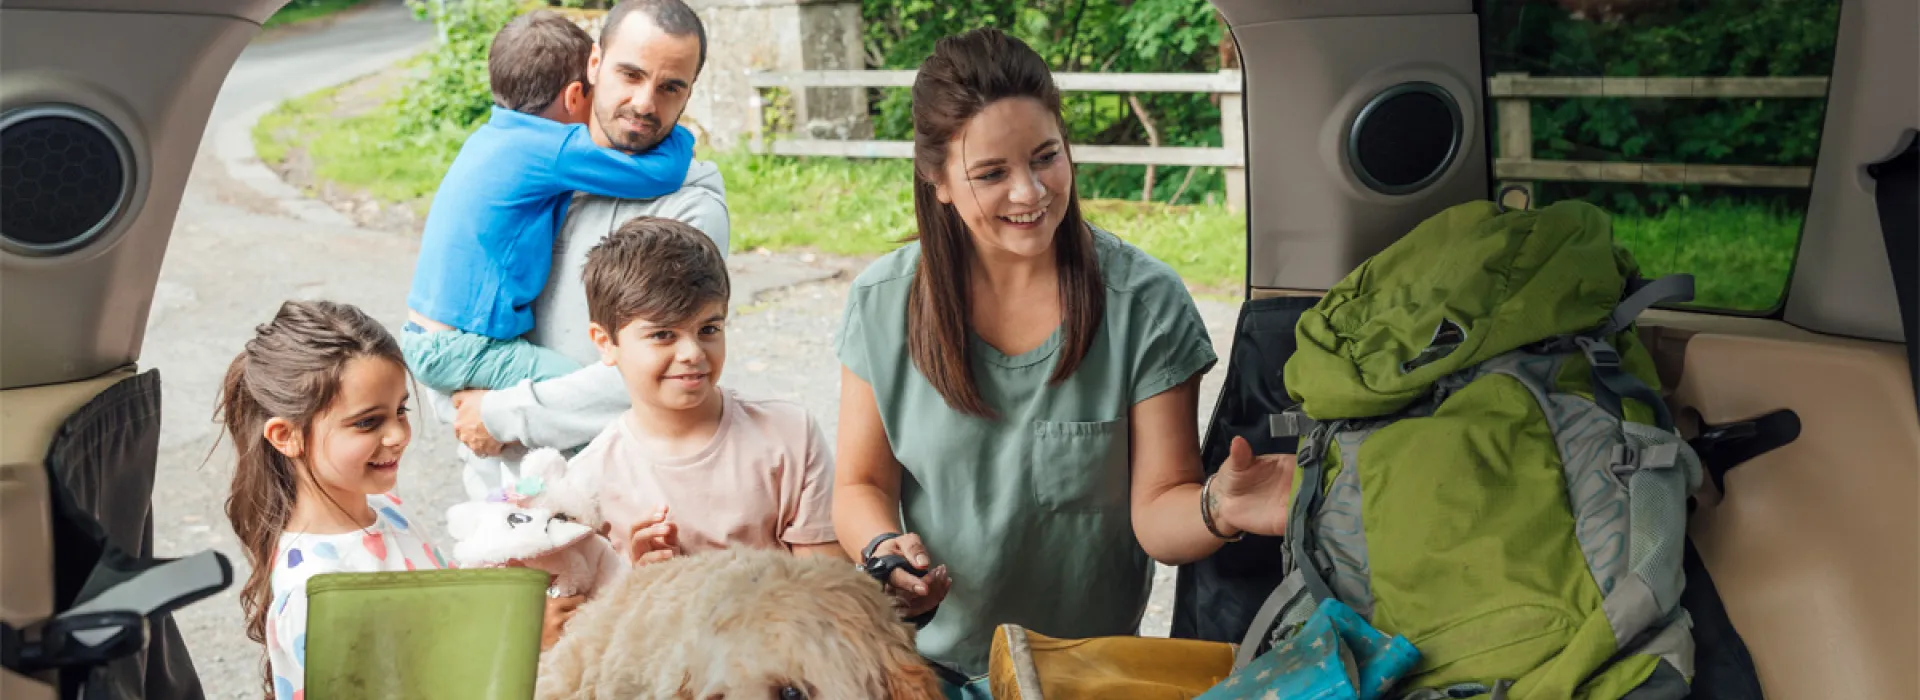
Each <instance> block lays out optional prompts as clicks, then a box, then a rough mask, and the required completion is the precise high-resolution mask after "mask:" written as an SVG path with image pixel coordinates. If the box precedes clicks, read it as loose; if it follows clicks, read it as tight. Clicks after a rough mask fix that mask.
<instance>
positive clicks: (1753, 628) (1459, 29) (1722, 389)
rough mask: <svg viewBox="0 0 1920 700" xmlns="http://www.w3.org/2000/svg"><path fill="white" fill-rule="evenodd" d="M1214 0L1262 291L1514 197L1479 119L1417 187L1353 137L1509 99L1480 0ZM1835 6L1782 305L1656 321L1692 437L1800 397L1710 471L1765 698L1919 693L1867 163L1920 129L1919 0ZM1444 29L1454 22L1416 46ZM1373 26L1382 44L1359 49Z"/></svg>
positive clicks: (1888, 316) (1906, 415) (1912, 558)
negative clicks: (1488, 93)
mask: <svg viewBox="0 0 1920 700" xmlns="http://www.w3.org/2000/svg"><path fill="white" fill-rule="evenodd" d="M1213 3H1214V5H1215V7H1216V8H1217V9H1219V10H1220V11H1221V13H1222V15H1223V16H1224V17H1225V18H1226V19H1227V21H1228V23H1229V24H1230V25H1231V27H1232V30H1233V33H1234V38H1235V41H1236V44H1237V45H1238V47H1239V50H1240V53H1241V55H1240V58H1241V62H1242V70H1244V71H1245V80H1246V83H1247V84H1246V88H1245V89H1246V101H1245V109H1246V112H1247V113H1246V117H1245V119H1246V124H1248V125H1249V133H1248V134H1247V137H1246V142H1247V159H1248V161H1247V162H1248V170H1249V178H1248V179H1249V186H1248V198H1247V199H1248V202H1249V205H1248V229H1249V234H1248V236H1249V240H1248V243H1247V250H1248V280H1247V294H1248V298H1249V299H1252V300H1265V299H1278V298H1286V297H1304V298H1307V299H1311V298H1314V297H1317V296H1318V295H1319V294H1320V293H1321V291H1322V290H1325V289H1327V288H1328V287H1329V286H1330V285H1331V284H1333V283H1334V282H1337V281H1338V280H1339V279H1340V278H1341V277H1343V276H1344V275H1345V274H1346V273H1347V272H1348V271H1350V270H1352V269H1353V268H1354V267H1355V266H1356V265H1358V264H1359V263H1360V262H1362V261H1363V260H1365V258H1366V257H1367V256H1369V255H1371V254H1372V253H1374V252H1377V251H1378V250H1380V249H1381V248H1383V247H1384V246H1385V245H1386V244H1387V243H1389V242H1391V241H1392V240H1394V239H1395V238H1396V237H1397V236H1398V235H1400V233H1402V232H1404V231H1406V230H1409V229H1410V228H1411V227H1412V226H1413V224H1415V223H1417V222H1419V221H1420V220H1422V219H1424V218H1426V217H1427V216H1430V215H1432V214H1434V213H1437V212H1438V211H1440V210H1441V209H1444V208H1446V207H1448V206H1451V205H1454V204H1458V203H1460V202H1463V201H1467V200H1470V199H1486V198H1490V197H1493V196H1494V195H1495V188H1496V185H1495V183H1494V182H1493V181H1492V180H1491V179H1490V177H1489V173H1490V171H1491V170H1492V167H1491V164H1492V162H1493V160H1494V159H1493V158H1492V157H1491V156H1489V154H1488V153H1489V151H1490V150H1492V149H1491V147H1489V146H1487V145H1486V144H1487V142H1488V141H1490V140H1493V139H1492V138H1491V135H1492V134H1493V133H1494V130H1493V129H1492V128H1490V126H1489V125H1487V124H1486V123H1485V121H1484V120H1476V119H1474V118H1473V117H1472V116H1471V115H1467V116H1464V117H1462V118H1461V119H1460V127H1459V136H1458V137H1457V139H1456V140H1457V143H1456V144H1455V145H1454V146H1453V147H1452V148H1451V150H1452V151H1453V152H1454V153H1456V154H1458V155H1457V159H1456V160H1454V161H1452V162H1445V161H1441V162H1442V163H1443V164H1442V165H1439V166H1437V168H1438V169H1439V170H1441V171H1442V172H1441V173H1440V174H1438V175H1437V176H1436V177H1435V178H1434V179H1433V180H1432V181H1431V182H1430V183H1428V184H1426V185H1425V186H1424V188H1419V189H1414V190H1413V191H1411V192H1406V193H1402V194H1383V193H1382V192H1380V191H1378V189H1377V188H1374V189H1369V188H1367V187H1365V186H1363V185H1362V184H1361V182H1360V180H1359V178H1358V177H1357V173H1358V171H1361V170H1364V169H1366V167H1367V166H1366V165H1365V164H1364V162H1362V161H1360V160H1359V159H1357V158H1355V157H1351V156H1350V154H1351V153H1352V152H1351V151H1343V148H1342V147H1343V145H1344V143H1345V142H1346V141H1347V139H1348V138H1349V135H1350V134H1351V133H1352V131H1355V130H1358V129H1359V127H1357V126H1352V123H1353V122H1352V120H1354V119H1358V118H1362V117H1364V116H1365V114H1364V112H1363V111H1361V110H1358V109H1357V107H1356V105H1360V104H1363V103H1365V101H1366V100H1367V98H1368V97H1369V96H1370V95H1372V94H1374V92H1375V91H1377V90H1378V87H1376V86H1380V85H1388V84H1392V83H1395V82H1396V81H1421V80H1424V81H1430V82H1433V83H1437V84H1440V85H1442V86H1443V87H1445V88H1447V89H1448V90H1449V91H1453V90H1458V92H1457V94H1456V99H1457V100H1458V101H1459V102H1461V103H1462V105H1463V108H1464V109H1463V111H1464V112H1470V113H1479V114H1482V115H1484V114H1486V113H1487V112H1488V111H1491V110H1490V108H1489V107H1487V106H1486V105H1490V104H1491V102H1490V101H1489V100H1488V99H1487V98H1485V97H1484V93H1483V92H1482V91H1481V89H1480V88H1479V85H1480V84H1481V81H1483V80H1484V78H1485V76H1484V74H1483V71H1482V70H1481V68H1480V63H1479V61H1480V57H1479V56H1477V55H1473V54H1471V53H1470V52H1465V51H1462V50H1461V46H1460V45H1461V44H1463V43H1470V42H1478V41H1479V40H1480V39H1481V37H1479V36H1478V33H1477V32H1478V27H1479V25H1477V24H1472V23H1469V22H1467V21H1465V19H1463V18H1471V17H1472V15H1473V14H1474V12H1475V11H1476V7H1475V6H1474V5H1473V4H1472V3H1470V2H1468V1H1467V0H1460V1H1458V2H1446V1H1433V2H1429V1H1422V0H1393V1H1382V2H1364V3H1316V2H1294V1H1289V2H1265V1H1263V0H1213ZM1839 15H1840V19H1839V27H1838V37H1837V47H1838V48H1837V51H1836V53H1835V55H1834V57H1833V59H1834V60H1833V75H1832V76H1831V87H1830V92H1829V96H1828V103H1827V108H1826V112H1825V116H1824V127H1823V131H1822V134H1821V139H1820V143H1819V153H1818V161H1817V164H1816V165H1815V167H1814V169H1813V176H1812V181H1811V187H1810V192H1809V193H1808V194H1809V200H1808V204H1807V211H1806V217H1805V219H1804V222H1805V223H1804V228H1803V230H1802V231H1801V237H1800V244H1799V250H1798V252H1797V255H1796V256H1795V259H1794V263H1793V264H1794V268H1793V274H1792V277H1791V282H1790V284H1789V285H1788V288H1787V290H1786V293H1785V295H1784V296H1785V299H1784V303H1783V304H1781V305H1780V307H1779V308H1778V309H1777V310H1776V311H1774V312H1773V313H1770V314H1758V315H1733V314H1722V313H1712V312H1707V311H1704V310H1699V309H1692V310H1689V309H1687V308H1684V307H1681V308H1660V309H1655V310H1652V311H1649V312H1647V313H1646V314H1644V315H1643V316H1642V318H1641V325H1640V333H1641V336H1642V338H1643V339H1645V340H1646V341H1647V346H1648V348H1649V350H1650V352H1651V353H1652V354H1653V355H1654V357H1655V360H1656V362H1657V364H1658V367H1659V373H1660V376H1661V381H1662V384H1663V385H1664V386H1663V388H1664V390H1665V393H1666V396H1667V399H1668V401H1669V404H1670V406H1671V407H1672V408H1673V409H1674V412H1675V415H1676V416H1678V417H1680V418H1681V423H1682V425H1681V429H1682V431H1683V434H1686V435H1688V436H1692V435H1694V434H1696V433H1697V431H1698V430H1700V429H1701V426H1702V425H1703V424H1704V425H1712V426H1719V425H1725V424H1730V423H1736V422H1740V421H1746V420H1752V419H1755V418H1757V417H1760V416H1763V415H1766V414H1769V413H1773V412H1776V411H1780V410H1782V409H1787V410H1791V411H1792V412H1793V413H1794V414H1795V415H1796V416H1797V418H1798V419H1799V423H1800V432H1799V435H1798V438H1797V439H1794V440H1793V441H1792V442H1790V443H1788V444H1786V445H1785V446H1782V447H1779V448H1778V449H1774V450H1772V451H1770V452H1766V453H1764V454H1761V455H1759V456H1758V457H1755V458H1753V459H1751V460H1749V461H1747V462H1745V463H1743V464H1741V465H1740V466H1738V468H1736V469H1733V470H1731V471H1730V472H1728V473H1727V474H1726V477H1725V486H1726V488H1725V490H1726V493H1724V494H1721V493H1719V492H1718V491H1717V489H1716V488H1715V487H1714V485H1713V481H1712V480H1711V479H1708V480H1707V481H1706V482H1705V486H1704V487H1703V489H1702V492H1701V493H1700V494H1699V503H1698V507H1697V508H1696V510H1695V511H1694V513H1693V515H1692V516H1691V521H1690V523H1689V525H1690V534H1691V537H1692V539H1693V541H1694V544H1695V546H1696V547H1697V549H1698V551H1699V553H1700V557H1701V560H1702V561H1703V562H1704V565H1705V568H1706V569H1707V571H1709V572H1710V573H1711V579H1712V582H1713V584H1714V586H1715V587H1717V589H1718V593H1719V596H1720V598H1721V600H1722V602H1723V603H1724V605H1725V608H1726V611H1727V616H1728V617H1729V618H1730V619H1731V621H1732V623H1733V626H1734V627H1735V628H1736V629H1737V630H1738V633H1739V635H1740V637H1741V638H1742V639H1743V640H1744V642H1745V645H1746V647H1747V650H1748V651H1749V652H1750V654H1751V658H1752V663H1753V666H1754V668H1755V671H1756V674H1757V676H1758V677H1759V679H1760V681H1761V683H1762V685H1763V686H1764V689H1765V694H1766V696H1767V697H1769V698H1780V699H1786V700H1793V699H1798V698H1807V699H1813V698H1830V697H1848V698H1893V697H1913V696H1914V688H1915V685H1914V663H1915V661H1916V660H1917V659H1920V625H1916V621H1920V502H1917V501H1920V415H1916V409H1915V397H1914V392H1913V386H1914V385H1913V383H1912V379H1911V375H1910V373H1909V372H1910V370H1909V367H1908V358H1907V355H1906V351H1905V346H1904V345H1903V340H1904V339H1905V333H1906V332H1905V331H1903V329H1902V327H1901V316H1900V309H1899V302H1898V298H1897V296H1896V294H1895V291H1894V283H1893V275H1892V274H1890V272H1889V270H1890V267H1889V262H1888V257H1887V253H1886V249H1885V245H1884V241H1883V239H1882V234H1881V229H1880V227H1879V225H1878V219H1877V217H1876V214H1875V202H1874V188H1873V182H1872V180H1871V179H1870V178H1868V176H1867V175H1865V174H1864V173H1865V171H1864V167H1865V166H1866V165H1867V164H1870V163H1874V162H1878V161H1881V160H1884V159H1887V158H1890V157H1891V156H1893V155H1894V154H1895V153H1896V151H1897V150H1898V149H1899V148H1900V147H1901V146H1902V145H1903V144H1902V142H1901V138H1902V134H1903V132H1904V131H1905V130H1907V129H1912V128H1914V127H1915V126H1916V125H1917V124H1920V94H1917V93H1916V85H1920V56H1915V55H1914V53H1915V51H1916V49H1915V43H1916V42H1915V28H1916V27H1920V13H1917V11H1916V5H1915V3H1913V2H1911V0H1849V1H1848V2H1846V3H1844V6H1843V7H1842V9H1841V10H1840V13H1839ZM1415 19H1430V20H1435V21H1434V22H1432V23H1429V24H1425V25H1422V24H1418V23H1416V22H1413V21H1410V20H1415ZM1443 25H1444V26H1446V27H1447V28H1448V29H1447V31H1449V32H1454V33H1456V34H1457V35H1456V36H1448V37H1435V36H1431V35H1425V36H1422V35H1419V33H1420V32H1423V31H1430V30H1431V29H1433V28H1438V27H1440V26H1443ZM1416 27H1427V28H1428V29H1417V28H1416ZM1356 37H1366V38H1367V44H1368V45H1367V46H1365V47H1350V46H1344V45H1345V44H1348V43H1351V42H1352V41H1354V39H1355V38H1356ZM1316 42H1318V43H1316ZM1322 43H1334V44H1340V45H1342V46H1340V47H1335V48H1328V47H1326V46H1323V45H1321V44H1322ZM1303 44H1305V45H1304V46H1303ZM1869 98H1871V99H1869ZM1356 112H1359V113H1360V116H1359V117H1356V116H1353V115H1355V114H1356ZM1406 128H1408V129H1412V128H1417V127H1415V126H1407V127H1406ZM1436 152H1437V151H1436ZM1469 161H1471V162H1469ZM1502 201H1506V200H1504V199H1503V200H1502ZM1303 303H1304V302H1303ZM1246 337H1247V336H1246V335H1245V334H1242V335H1240V336H1237V337H1236V342H1240V341H1241V340H1242V339H1244V338H1246ZM1236 354H1237V352H1236ZM1273 369H1275V370H1277V369H1278V368H1277V367H1275V368H1273Z"/></svg>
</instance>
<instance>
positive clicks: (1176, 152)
mask: <svg viewBox="0 0 1920 700" xmlns="http://www.w3.org/2000/svg"><path fill="white" fill-rule="evenodd" d="M913 76H914V71H910V70H840V71H799V72H784V73H782V72H761V73H754V74H752V75H750V76H749V78H748V80H749V83H750V84H751V85H752V87H753V94H754V98H753V102H752V108H753V111H754V113H755V115H756V118H754V119H751V120H750V122H751V123H752V125H753V126H752V128H753V132H752V134H751V140H750V142H749V143H750V147H751V148H752V149H753V150H754V152H756V153H771V154H774V155H787V156H837V157H845V158H911V157H913V144H912V143H910V142H907V141H838V140H807V139H783V140H776V141H772V142H768V140H767V138H766V136H767V135H766V134H764V133H762V130H763V127H762V126H761V124H762V123H763V121H764V120H763V119H761V118H757V117H758V115H759V113H760V111H761V109H762V108H763V107H765V105H766V101H765V100H763V99H761V97H760V92H761V91H762V90H764V89H767V88H787V89H801V88H834V87H839V88H905V87H912V85H913ZM1054 81H1055V83H1056V84H1058V85H1059V87H1060V89H1061V90H1063V91H1069V92H1112V93H1123V92H1200V93H1211V94H1216V95H1219V96H1220V134H1221V140H1222V142H1223V143H1222V144H1221V145H1220V146H1219V147H1217V148H1194V147H1165V146H1159V147H1156V146H1075V147H1074V149H1073V156H1074V160H1075V161H1076V162H1081V163H1116V164H1129V165H1169V166H1182V165H1184V166H1202V167H1205V166H1214V167H1221V168H1226V169H1227V173H1226V175H1227V177H1226V182H1227V205H1228V206H1229V207H1232V208H1234V209H1239V208H1241V207H1243V206H1244V205H1245V203H1246V162H1245V161H1246V149H1245V143H1246V141H1245V138H1246V137H1245V132H1244V130H1243V126H1244V124H1243V123H1242V116H1243V115H1242V114H1241V102H1240V101H1241V95H1240V72H1239V71H1220V72H1219V73H1056V74H1054ZM1826 94H1827V79H1826V78H1822V77H1790V78H1590V77H1581V78H1565V77H1535V76H1530V75H1527V74H1524V73H1500V74H1497V75H1495V76H1493V78H1492V79H1491V80H1489V81H1488V83H1487V96H1488V97H1489V98H1491V99H1492V100H1493V102H1494V108H1495V115H1496V116H1495V120H1494V122H1495V124H1496V128H1497V129H1498V137H1497V139H1496V143H1495V144H1494V145H1495V157H1494V163H1493V173H1494V178H1495V179H1497V180H1500V181H1501V188H1502V189H1504V188H1505V187H1507V186H1509V185H1518V186H1519V187H1521V188H1523V189H1525V190H1526V192H1527V194H1528V195H1529V197H1528V198H1529V201H1531V199H1532V197H1531V195H1532V194H1533V183H1534V182H1537V181H1542V180H1548V181H1564V182H1619V183H1637V184H1668V185H1732V186H1743V187H1784V188H1798V187H1807V186H1809V185H1810V184H1811V182H1812V178H1813V169H1812V168H1806V167H1785V166H1761V165H1689V164H1685V163H1626V162H1600V161H1560V160H1537V159H1535V158H1534V157H1533V121H1532V118H1531V116H1530V109H1531V105H1530V100H1533V99H1562V98H1625V97H1633V98H1666V99H1710V98H1711V99H1726V98H1756V99H1759V98H1766V99H1820V98H1825V97H1826Z"/></svg>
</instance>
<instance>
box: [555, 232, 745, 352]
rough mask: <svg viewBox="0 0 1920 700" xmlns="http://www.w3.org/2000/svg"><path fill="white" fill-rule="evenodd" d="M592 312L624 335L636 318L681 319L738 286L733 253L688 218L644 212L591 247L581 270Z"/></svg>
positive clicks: (674, 321)
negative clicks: (731, 267) (731, 275)
mask: <svg viewBox="0 0 1920 700" xmlns="http://www.w3.org/2000/svg"><path fill="white" fill-rule="evenodd" d="M581 277H582V281H583V282H585V284H586V288H587V317H588V319H589V320H591V321H593V322H594V323H597V324H599V325H600V327H601V328H604V329H606V331H607V334H609V335H618V334H619V333H620V329H621V328H622V327H624V326H626V325H627V324H629V323H632V322H633V321H634V320H635V319H646V320H648V321H650V322H654V323H663V324H679V323H684V322H685V321H686V320H687V319H689V318H692V317H693V315H694V314H697V313H699V312H700V309H701V307H704V306H706V305H708V304H711V303H713V302H715V301H719V302H722V303H725V302H727V301H729V300H730V299H731V296H732V293H733V290H732V287H731V281H730V280H729V279H728V278H727V259H726V256H724V255H723V254H721V252H720V247H719V246H718V245H715V244H714V242H713V239H711V238H708V237H707V234H705V233H701V232H700V229H697V228H694V227H692V226H690V225H688V224H687V223H685V222H683V221H679V220H676V219H666V218H661V217H656V216H639V217H634V218H633V219H630V220H628V221H627V222H626V223H624V224H621V225H620V228H619V229H617V230H615V231H614V232H613V233H611V234H608V236H607V237H606V238H604V239H602V240H601V241H600V243H599V244H597V245H595V246H594V247H593V250H591V251H588V252H587V264H586V269H585V270H584V271H583V272H582V273H581Z"/></svg>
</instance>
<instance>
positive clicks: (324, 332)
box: [218, 301, 405, 696]
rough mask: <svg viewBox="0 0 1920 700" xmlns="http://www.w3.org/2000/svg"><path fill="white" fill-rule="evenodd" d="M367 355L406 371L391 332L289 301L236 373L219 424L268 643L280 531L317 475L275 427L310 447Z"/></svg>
mask: <svg viewBox="0 0 1920 700" xmlns="http://www.w3.org/2000/svg"><path fill="white" fill-rule="evenodd" d="M360 357H375V358H382V359H387V360H391V361H393V362H395V363H398V364H401V365H402V366H404V365H405V361H404V360H402V359H401V355H400V344H399V343H398V342H396V341H395V340H394V339H393V336H392V334H390V333H388V332H387V330H386V329H385V328H383V327H381V325H380V324H379V322H377V321H374V320H373V319H372V318H371V317H369V316H367V315H366V314H365V313H363V312H362V311H361V310H360V309H358V308H355V307H353V306H351V305H348V304H340V303H335V302H328V301H289V302H287V303H285V304H282V305H281V306H280V311H279V313H276V314H274V317H273V320H272V321H269V322H268V323H266V324H264V325H261V326H258V327H256V328H255V329H254V336H253V339H252V340H248V341H247V344H246V347H245V349H243V350H241V351H240V354H239V355H238V356H236V357H234V358H233V363H232V364H230V365H228V366H227V376H226V380H225V381H223V382H222V383H221V386H220V404H219V407H218V419H219V421H220V422H221V423H222V424H223V426H224V427H225V428H226V433H227V438H228V439H229V440H231V441H233V449H234V452H235V453H236V454H237V459H238V463H237V464H235V465H234V470H233V487H232V490H231V491H230V492H229V493H228V495H227V521H228V522H230V523H232V524H233V534H234V536H235V537H237V538H239V540H240V545H241V547H243V548H244V549H245V551H246V555H247V564H248V565H249V566H251V567H252V573H251V574H249V575H248V576H247V582H246V584H245V585H244V586H243V587H242V588H241V589H240V609H241V611H243V612H244V613H245V614H246V616H247V638H248V639H252V640H253V641H255V642H259V643H261V644H265V643H266V641H267V640H266V631H267V626H266V625H267V612H268V609H269V608H270V607H272V605H273V565H274V559H275V557H276V556H277V550H278V545H279V539H280V533H281V532H283V531H284V530H285V529H286V527H287V520H288V518H290V517H292V515H293V503H294V494H295V493H296V492H297V490H298V489H297V487H296V483H295V482H296V480H297V479H300V478H305V479H308V480H312V479H313V478H314V477H313V473H312V471H311V470H310V469H302V468H300V467H299V465H298V464H296V462H295V461H294V460H292V459H288V458H287V456H286V455H283V454H281V453H280V451H279V450H277V449H274V447H273V445H272V444H270V443H268V442H267V438H266V425H267V421H268V420H269V419H272V418H275V417H278V418H284V419H286V420H288V421H290V422H292V423H293V425H294V426H295V428H296V429H298V431H299V433H300V435H301V439H302V440H303V441H306V440H310V439H311V436H312V431H311V430H310V428H311V427H312V424H313V418H314V416H315V415H317V414H319V413H320V412H321V411H323V410H325V409H326V407H327V406H328V405H329V404H331V403H332V402H333V398H334V396H335V395H337V394H338V393H339V389H340V376H341V374H342V373H343V372H344V371H345V370H346V367H347V363H348V362H349V361H351V360H353V359H355V358H360ZM334 505H335V506H336V507H338V506H339V505H340V504H337V503H336V504H334ZM263 665H265V666H266V668H265V669H264V671H265V682H266V684H267V694H268V695H269V696H271V695H272V694H273V690H272V687H273V671H272V668H271V665H270V664H266V662H265V661H264V660H263Z"/></svg>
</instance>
